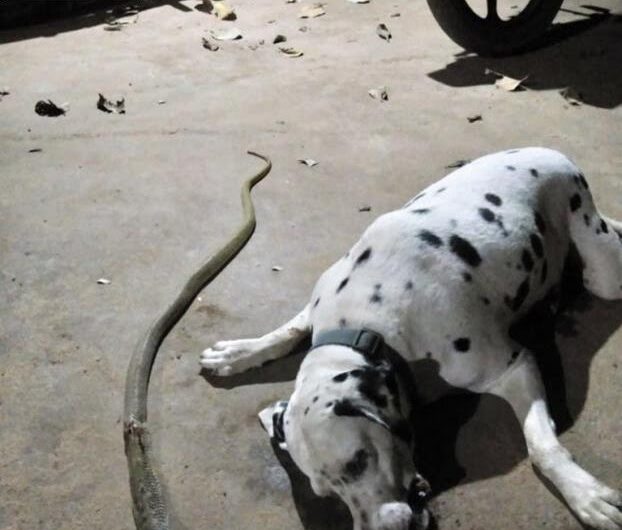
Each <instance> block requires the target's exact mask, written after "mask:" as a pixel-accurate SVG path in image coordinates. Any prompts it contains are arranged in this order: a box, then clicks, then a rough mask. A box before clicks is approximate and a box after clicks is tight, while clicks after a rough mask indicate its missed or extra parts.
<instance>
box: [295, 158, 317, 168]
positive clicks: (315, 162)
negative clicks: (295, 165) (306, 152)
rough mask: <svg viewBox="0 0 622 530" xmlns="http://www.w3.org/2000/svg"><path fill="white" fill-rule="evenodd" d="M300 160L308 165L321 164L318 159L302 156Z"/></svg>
mask: <svg viewBox="0 0 622 530" xmlns="http://www.w3.org/2000/svg"><path fill="white" fill-rule="evenodd" d="M298 162H300V163H301V164H304V165H305V166H307V167H313V166H317V165H318V164H319V162H317V161H316V160H313V159H312V158H300V159H298Z"/></svg>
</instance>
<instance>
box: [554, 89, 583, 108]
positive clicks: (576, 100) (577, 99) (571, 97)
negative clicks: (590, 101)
mask: <svg viewBox="0 0 622 530" xmlns="http://www.w3.org/2000/svg"><path fill="white" fill-rule="evenodd" d="M559 94H560V95H561V96H562V97H563V98H564V99H565V100H566V101H567V102H568V103H570V104H571V105H574V106H579V105H582V104H583V101H582V100H583V97H582V96H581V93H580V92H578V91H576V90H575V89H574V88H572V87H566V88H563V89H562V90H560V91H559Z"/></svg>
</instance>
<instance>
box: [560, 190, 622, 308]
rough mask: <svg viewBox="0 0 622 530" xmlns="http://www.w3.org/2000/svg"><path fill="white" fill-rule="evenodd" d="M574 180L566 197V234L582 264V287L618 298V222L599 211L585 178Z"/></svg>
mask: <svg viewBox="0 0 622 530" xmlns="http://www.w3.org/2000/svg"><path fill="white" fill-rule="evenodd" d="M576 182H577V184H576V187H575V190H573V192H572V195H571V196H570V199H569V224H570V236H571V238H572V240H573V242H574V244H575V245H576V246H577V250H578V251H579V254H580V255H581V258H582V260H583V264H584V266H585V268H584V269H583V281H584V283H585V287H586V289H588V290H589V291H590V292H591V293H593V294H595V295H596V296H599V297H600V298H605V299H607V300H618V299H622V223H620V222H619V221H615V220H613V219H608V218H607V217H604V216H603V215H601V214H600V213H599V211H598V210H597V208H596V206H595V205H594V201H593V199H592V196H591V194H590V191H589V189H588V187H587V182H586V181H585V179H578V180H577V181H576ZM582 183H583V184H582Z"/></svg>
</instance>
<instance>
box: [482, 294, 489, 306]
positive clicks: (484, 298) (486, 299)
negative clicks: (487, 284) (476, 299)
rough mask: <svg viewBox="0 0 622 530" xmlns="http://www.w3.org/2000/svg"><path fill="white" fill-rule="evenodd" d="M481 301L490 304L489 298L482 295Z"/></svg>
mask: <svg viewBox="0 0 622 530" xmlns="http://www.w3.org/2000/svg"><path fill="white" fill-rule="evenodd" d="M482 302H484V305H490V300H489V299H488V298H487V297H486V296H482Z"/></svg>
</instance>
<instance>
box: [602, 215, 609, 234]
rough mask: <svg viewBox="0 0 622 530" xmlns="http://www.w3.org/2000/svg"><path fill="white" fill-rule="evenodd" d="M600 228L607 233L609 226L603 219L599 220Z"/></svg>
mask: <svg viewBox="0 0 622 530" xmlns="http://www.w3.org/2000/svg"><path fill="white" fill-rule="evenodd" d="M600 229H601V230H602V231H603V232H604V233H605V234H608V233H609V227H608V226H607V223H605V221H604V220H603V219H601V220H600Z"/></svg>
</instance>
